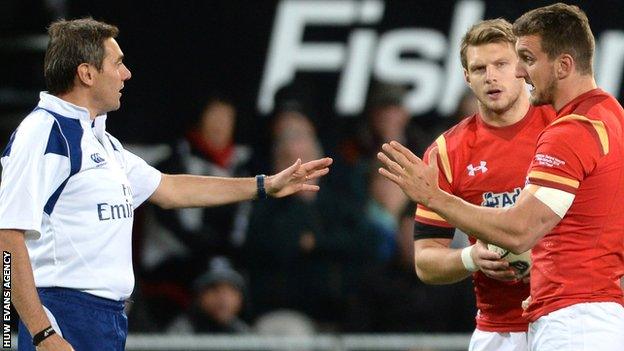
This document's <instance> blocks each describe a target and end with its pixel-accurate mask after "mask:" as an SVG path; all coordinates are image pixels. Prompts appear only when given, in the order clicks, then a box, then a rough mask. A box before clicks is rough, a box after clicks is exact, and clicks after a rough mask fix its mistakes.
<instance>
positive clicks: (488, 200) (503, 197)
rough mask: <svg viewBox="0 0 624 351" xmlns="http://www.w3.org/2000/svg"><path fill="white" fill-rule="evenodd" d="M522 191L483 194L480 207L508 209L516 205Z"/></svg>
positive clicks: (517, 189)
mask: <svg viewBox="0 0 624 351" xmlns="http://www.w3.org/2000/svg"><path fill="white" fill-rule="evenodd" d="M521 190H522V189H520V188H515V189H514V190H513V191H508V192H502V193H493V192H491V191H488V192H485V193H483V202H482V203H481V206H486V207H509V206H511V205H513V204H515V203H516V199H518V196H519V195H520V191H521Z"/></svg>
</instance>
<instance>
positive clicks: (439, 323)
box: [345, 203, 475, 333]
mask: <svg viewBox="0 0 624 351" xmlns="http://www.w3.org/2000/svg"><path fill="white" fill-rule="evenodd" d="M414 212H415V207H414V204H411V203H408V204H406V206H405V207H404V208H403V209H402V210H401V214H400V216H399V217H400V220H399V225H398V226H397V231H396V233H395V235H396V239H397V241H396V243H397V249H396V251H395V254H394V255H393V258H392V260H391V261H390V262H388V263H384V264H382V265H377V266H375V267H373V268H372V269H369V272H368V273H367V274H366V275H365V276H364V277H363V279H362V281H361V284H360V286H359V289H358V291H357V294H356V295H355V296H354V298H353V299H352V300H351V301H350V303H349V313H348V319H347V323H346V325H345V327H346V330H347V331H350V332H363V333H397V332H399V333H401V332H402V333H418V332H440V333H441V332H447V333H448V332H468V331H471V330H472V328H473V323H474V322H473V316H474V313H475V309H474V307H473V306H474V294H473V293H472V288H471V286H470V283H469V282H462V283H459V284H455V285H449V286H430V285H426V284H424V283H423V282H421V281H420V280H419V279H418V277H417V276H416V272H415V271H414V241H413V228H414Z"/></svg>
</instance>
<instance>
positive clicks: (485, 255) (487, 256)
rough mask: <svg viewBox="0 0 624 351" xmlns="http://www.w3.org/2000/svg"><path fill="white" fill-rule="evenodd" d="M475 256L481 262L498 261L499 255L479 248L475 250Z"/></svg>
mask: <svg viewBox="0 0 624 351" xmlns="http://www.w3.org/2000/svg"><path fill="white" fill-rule="evenodd" d="M474 251H475V256H476V258H477V259H481V260H495V261H497V260H500V258H501V257H500V255H499V254H498V253H496V252H494V251H490V250H488V249H483V248H479V249H475V250H474Z"/></svg>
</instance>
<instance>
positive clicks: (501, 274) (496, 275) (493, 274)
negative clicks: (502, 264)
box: [482, 269, 518, 281]
mask: <svg viewBox="0 0 624 351" xmlns="http://www.w3.org/2000/svg"><path fill="white" fill-rule="evenodd" d="M482 272H483V273H484V274H485V275H487V276H488V277H490V278H493V279H496V280H505V281H509V280H516V279H517V278H518V277H517V276H516V274H515V272H514V271H513V270H506V271H493V270H489V269H486V270H482Z"/></svg>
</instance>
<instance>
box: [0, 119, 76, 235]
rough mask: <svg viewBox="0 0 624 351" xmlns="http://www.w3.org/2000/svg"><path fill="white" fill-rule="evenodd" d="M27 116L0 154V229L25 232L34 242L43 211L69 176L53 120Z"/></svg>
mask: <svg viewBox="0 0 624 351" xmlns="http://www.w3.org/2000/svg"><path fill="white" fill-rule="evenodd" d="M29 117H30V118H29ZM29 117H27V118H26V119H25V120H24V121H23V122H22V123H21V124H20V126H19V127H18V129H17V130H16V131H15V133H14V134H13V135H12V137H11V139H10V140H9V144H8V145H7V147H6V149H5V151H4V152H3V155H2V182H1V183H0V228H2V229H17V230H24V231H25V232H26V238H27V239H37V238H39V237H40V235H41V223H42V220H43V216H44V213H45V209H44V208H46V205H47V204H50V203H52V202H53V201H54V198H55V197H54V196H55V194H56V192H57V191H58V190H59V189H60V188H61V187H62V186H63V185H64V182H65V181H66V179H67V178H68V177H69V174H70V162H69V157H68V156H69V146H68V143H67V141H66V139H65V137H64V135H63V133H62V132H61V130H60V127H59V125H58V124H57V123H55V122H54V119H53V118H52V117H48V116H47V115H46V114H45V113H37V112H35V113H33V114H31V115H30V116H29ZM32 117H36V118H32ZM48 207H49V206H48ZM48 214H49V213H48Z"/></svg>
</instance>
